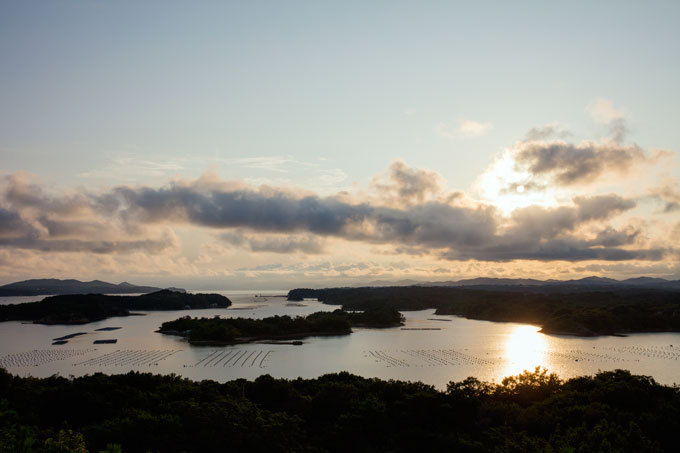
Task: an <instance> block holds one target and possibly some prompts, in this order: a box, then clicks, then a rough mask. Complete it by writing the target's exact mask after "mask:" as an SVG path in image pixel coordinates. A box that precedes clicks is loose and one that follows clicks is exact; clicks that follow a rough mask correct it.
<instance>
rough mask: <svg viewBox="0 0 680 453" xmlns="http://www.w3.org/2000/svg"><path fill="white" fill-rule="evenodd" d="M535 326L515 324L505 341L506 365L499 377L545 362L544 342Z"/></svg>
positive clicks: (531, 368) (538, 328)
mask: <svg viewBox="0 0 680 453" xmlns="http://www.w3.org/2000/svg"><path fill="white" fill-rule="evenodd" d="M539 330H540V327H537V326H529V325H524V326H517V327H516V328H515V329H514V330H513V331H512V332H511V333H510V334H509V336H508V338H507V340H506V342H505V360H506V365H505V367H504V369H503V372H502V373H501V374H502V376H500V378H502V377H505V376H510V375H515V374H519V373H521V372H522V371H524V370H533V369H534V368H536V367H537V366H539V365H544V364H545V352H546V342H545V337H544V335H543V334H542V333H540V332H539Z"/></svg>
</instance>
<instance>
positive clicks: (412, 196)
mask: <svg viewBox="0 0 680 453" xmlns="http://www.w3.org/2000/svg"><path fill="white" fill-rule="evenodd" d="M386 173H387V174H382V175H379V176H376V177H374V178H373V182H372V185H373V188H374V189H375V190H377V191H378V192H379V193H380V197H381V198H382V199H383V200H384V201H385V202H386V204H388V205H393V204H394V205H398V206H403V205H404V204H407V205H412V204H419V203H423V202H424V201H425V200H431V199H433V198H435V197H436V196H437V195H439V194H440V193H441V191H442V185H443V183H442V178H441V176H440V175H439V174H438V173H436V172H434V171H428V170H421V169H417V168H410V167H409V166H408V165H406V163H404V161H402V160H399V159H396V160H395V161H394V162H392V164H391V165H390V167H389V169H388V171H387V172H386Z"/></svg>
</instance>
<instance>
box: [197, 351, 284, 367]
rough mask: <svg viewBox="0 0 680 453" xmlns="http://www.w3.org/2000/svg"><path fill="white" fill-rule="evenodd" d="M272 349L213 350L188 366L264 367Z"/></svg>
mask: <svg viewBox="0 0 680 453" xmlns="http://www.w3.org/2000/svg"><path fill="white" fill-rule="evenodd" d="M273 352H274V351H265V350H248V349H231V350H227V351H224V350H215V351H212V352H211V353H210V354H208V355H206V356H205V357H203V358H202V359H201V360H199V361H198V362H196V363H194V364H193V365H189V366H190V367H204V368H207V367H224V368H226V367H229V368H236V367H240V368H252V367H254V366H257V367H259V368H266V366H267V364H266V362H267V360H268V359H269V357H270V356H271V354H272V353H273Z"/></svg>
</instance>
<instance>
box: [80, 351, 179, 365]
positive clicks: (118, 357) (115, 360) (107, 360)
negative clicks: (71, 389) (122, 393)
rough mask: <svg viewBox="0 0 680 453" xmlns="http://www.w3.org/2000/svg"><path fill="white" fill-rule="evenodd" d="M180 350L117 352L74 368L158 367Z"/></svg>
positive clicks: (92, 359)
mask: <svg viewBox="0 0 680 453" xmlns="http://www.w3.org/2000/svg"><path fill="white" fill-rule="evenodd" d="M179 351H180V350H178V349H154V350H129V349H124V350H120V349H119V350H116V351H113V352H109V353H106V354H102V355H99V356H97V357H93V358H91V359H88V360H85V361H83V362H78V363H74V364H73V366H141V365H147V366H151V365H154V366H158V362H160V361H161V360H165V359H167V358H168V357H170V356H171V355H173V354H175V353H176V352H179Z"/></svg>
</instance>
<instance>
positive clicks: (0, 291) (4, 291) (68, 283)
mask: <svg viewBox="0 0 680 453" xmlns="http://www.w3.org/2000/svg"><path fill="white" fill-rule="evenodd" d="M161 289H162V288H157V287H155V286H138V285H133V284H132V283H128V282H122V283H118V284H115V283H108V282H103V281H101V280H92V281H90V282H81V281H80V280H74V279H67V280H60V279H57V278H34V279H31V280H24V281H20V282H14V283H9V284H7V285H3V286H0V297H12V296H47V295H56V294H144V293H152V292H155V291H159V290H161ZM165 289H169V290H172V291H175V292H186V290H185V289H183V288H174V287H173V288H165Z"/></svg>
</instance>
